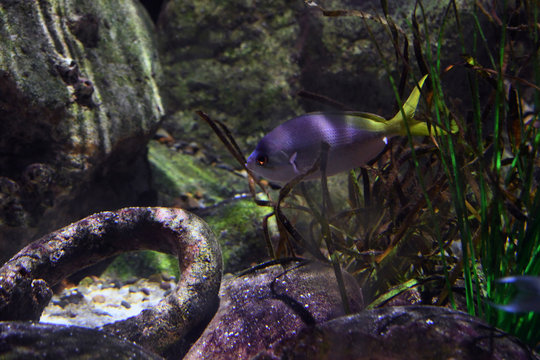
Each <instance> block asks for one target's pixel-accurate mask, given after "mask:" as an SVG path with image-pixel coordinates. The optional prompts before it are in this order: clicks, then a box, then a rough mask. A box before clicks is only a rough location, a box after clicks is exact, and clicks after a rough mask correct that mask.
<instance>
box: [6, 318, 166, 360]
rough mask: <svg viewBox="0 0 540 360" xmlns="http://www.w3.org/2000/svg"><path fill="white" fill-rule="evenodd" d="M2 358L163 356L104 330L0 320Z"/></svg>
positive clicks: (131, 357)
mask: <svg viewBox="0 0 540 360" xmlns="http://www.w3.org/2000/svg"><path fill="white" fill-rule="evenodd" d="M98 344H99V346H96V345H98ZM0 358H2V359H131V360H137V359H141V360H142V359H145V360H147V359H149V360H154V359H155V360H157V359H162V358H161V357H160V356H158V355H156V354H154V353H152V352H150V351H148V350H145V349H143V348H142V347H140V346H138V345H136V344H134V343H132V342H129V341H126V340H121V339H119V338H117V337H115V336H112V335H108V334H106V333H104V332H102V331H97V330H93V329H87V328H82V327H78V326H65V325H53V324H36V323H32V322H22V321H21V322H17V321H10V322H0Z"/></svg>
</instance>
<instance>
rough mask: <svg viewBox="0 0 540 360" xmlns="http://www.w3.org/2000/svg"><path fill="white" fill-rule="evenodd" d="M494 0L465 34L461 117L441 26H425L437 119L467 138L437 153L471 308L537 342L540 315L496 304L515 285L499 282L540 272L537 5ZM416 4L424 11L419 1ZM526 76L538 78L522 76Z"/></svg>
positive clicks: (445, 141)
mask: <svg viewBox="0 0 540 360" xmlns="http://www.w3.org/2000/svg"><path fill="white" fill-rule="evenodd" d="M497 3H498V5H499V8H495V9H485V8H483V7H482V6H481V4H480V3H477V5H476V6H475V8H474V12H473V20H474V25H475V26H474V32H473V33H472V34H470V33H469V34H463V33H462V34H461V36H462V39H464V38H465V36H468V37H470V36H472V37H473V42H472V48H467V46H466V45H465V44H466V42H465V41H463V42H462V52H463V53H464V54H466V56H465V57H464V59H465V62H464V64H463V65H464V66H466V67H468V68H469V71H468V72H467V77H466V79H464V81H467V83H468V84H469V88H470V94H468V96H469V97H470V99H471V100H472V102H471V103H472V109H471V110H470V111H469V112H468V113H462V114H458V113H455V112H453V111H451V110H450V106H449V105H448V97H447V95H446V94H445V89H444V86H443V80H442V77H443V76H444V71H445V69H443V68H442V67H441V66H442V63H443V60H444V54H442V53H441V46H440V44H441V43H442V41H441V40H442V39H443V38H444V36H445V33H444V26H442V27H441V30H440V31H439V32H438V33H434V32H433V31H432V29H429V28H428V27H427V26H426V27H425V28H424V29H423V30H424V32H425V34H426V38H427V39H433V37H434V36H436V38H437V39H438V40H439V41H438V42H437V43H438V46H437V47H435V48H433V47H432V46H431V45H430V42H429V41H426V43H425V51H424V54H425V56H426V58H427V63H428V64H429V68H430V70H429V71H430V74H431V80H432V85H433V112H434V115H435V117H436V122H437V123H441V124H449V123H450V122H451V121H455V120H457V121H459V122H460V123H461V124H462V132H461V136H459V137H458V136H456V137H441V138H440V139H439V144H440V147H439V149H440V154H441V160H442V162H443V164H444V168H445V171H446V173H447V176H448V179H449V181H450V189H451V192H452V202H453V206H454V209H455V216H456V219H457V223H458V226H459V230H460V236H461V248H462V254H463V255H462V263H463V273H464V279H465V289H466V299H467V308H468V311H469V312H470V313H471V314H476V315H479V316H481V317H484V318H485V319H486V320H488V321H489V322H491V323H492V324H494V325H496V326H498V327H500V328H502V329H504V330H506V331H508V332H510V333H513V334H515V335H517V336H518V337H519V338H521V339H522V340H524V341H526V342H527V343H529V344H531V345H535V344H537V343H538V342H539V341H540V331H538V330H539V329H540V314H535V313H522V314H519V313H509V312H504V311H501V310H498V309H496V308H495V307H493V306H492V303H499V304H504V303H507V302H508V301H509V300H511V298H512V297H513V296H514V295H515V291H513V289H512V285H510V284H498V283H497V282H496V280H497V279H499V278H501V277H504V276H509V275H540V192H539V191H538V190H537V186H538V178H535V176H536V177H538V171H539V169H540V166H539V165H540V164H539V160H538V146H539V144H540V132H539V131H538V109H539V108H540V107H539V105H540V104H539V88H538V86H537V85H538V84H540V81H539V80H540V70H539V69H540V68H539V65H540V64H539V61H538V46H539V43H538V31H539V23H538V6H537V5H536V2H535V1H522V2H517V3H515V4H514V6H515V7H511V6H510V5H509V4H507V2H506V1H500V2H497ZM419 8H420V10H423V8H422V6H421V4H420V7H419ZM448 10H449V11H448V13H447V19H448V18H450V17H454V19H455V21H456V22H457V24H458V27H459V28H460V29H461V25H462V24H461V18H460V14H459V12H458V10H457V6H456V4H455V1H454V0H452V1H450V2H449V7H448ZM491 10H493V11H491ZM487 14H492V15H491V16H490V17H489V19H488V20H489V21H491V22H492V25H495V26H496V27H497V30H498V41H497V42H496V43H495V44H493V43H490V42H489V41H488V40H487V37H486V34H485V32H484V30H483V28H482V26H481V23H482V21H481V20H480V19H481V18H484V19H485V17H486V16H489V15H487ZM424 23H425V22H424ZM461 31H463V30H461ZM517 37H519V40H515V41H514V40H513V39H516V38H517ZM517 41H520V42H522V43H525V44H527V45H529V46H530V48H529V51H527V52H526V53H525V54H517V53H516V50H515V49H514V46H515V45H516V43H517ZM480 50H487V53H488V58H489V59H490V62H491V63H490V64H487V65H482V64H479V63H478V61H477V56H478V53H480ZM452 70H453V69H451V70H450V71H452ZM527 71H530V73H529V74H527ZM528 75H530V76H532V78H528V79H527V78H522V76H528ZM535 84H536V85H535ZM481 86H484V87H487V88H488V96H482V94H481V92H480V88H481ZM526 91H529V92H530V91H533V93H534V94H533V96H532V98H531V100H530V101H532V102H534V109H536V110H535V111H533V112H532V114H527V112H526V111H525V108H524V105H525V101H526V100H525V98H524V94H525V92H526ZM539 301H540V299H539Z"/></svg>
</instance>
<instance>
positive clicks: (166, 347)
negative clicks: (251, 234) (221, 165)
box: [0, 208, 222, 353]
mask: <svg viewBox="0 0 540 360" xmlns="http://www.w3.org/2000/svg"><path fill="white" fill-rule="evenodd" d="M147 249H148V250H156V251H161V252H165V253H169V254H173V255H176V256H178V259H179V265H180V271H181V278H180V281H179V282H178V287H177V290H176V291H175V292H174V293H173V294H171V295H169V296H168V297H166V298H165V299H163V300H162V301H161V302H160V303H159V304H158V305H157V306H156V307H154V308H152V309H150V310H145V311H143V312H142V313H141V314H139V315H138V316H135V317H132V318H129V319H127V320H123V321H118V322H115V323H113V324H109V325H106V326H104V330H106V331H108V332H112V333H114V334H116V335H118V336H121V337H124V338H127V339H129V340H131V341H135V342H137V343H138V344H140V345H142V346H143V347H145V348H147V349H151V350H153V351H156V352H158V353H163V352H165V351H170V350H171V349H175V345H178V343H179V341H180V340H181V339H182V338H184V337H185V336H186V335H188V333H189V332H190V331H191V330H197V327H200V326H204V324H205V322H206V321H208V320H209V319H210V317H211V316H212V314H213V313H214V312H215V310H216V308H217V304H218V297H217V294H218V289H219V284H220V281H221V268H222V261H221V251H220V248H219V244H218V243H217V241H216V239H215V237H214V235H213V233H212V232H211V230H210V229H209V227H208V225H206V223H205V222H204V221H202V220H201V219H199V218H198V217H196V216H195V215H193V214H190V213H187V212H185V211H183V210H181V209H167V208H125V209H122V210H118V211H115V212H110V211H109V212H102V213H98V214H95V215H92V216H89V217H87V218H85V219H82V220H80V221H78V222H76V223H73V224H71V225H69V226H67V227H65V228H63V229H60V230H58V231H56V232H53V233H51V234H49V235H47V236H44V237H43V238H41V239H40V240H37V241H35V242H33V243H31V244H29V245H28V246H27V247H25V248H24V249H22V250H21V251H20V252H19V253H18V254H16V255H15V256H14V257H13V258H12V259H11V260H9V261H8V262H7V263H6V264H4V266H3V267H2V268H1V269H0V320H38V319H39V317H40V315H41V312H42V311H43V308H44V307H45V306H46V304H47V303H48V301H49V300H50V298H51V294H52V292H51V287H52V286H54V285H55V284H57V283H58V282H59V281H60V280H62V279H63V278H65V277H66V276H68V275H70V274H72V273H73V272H75V271H77V270H79V269H81V268H84V267H86V266H90V265H92V264H94V263H96V262H98V261H100V260H103V259H105V258H107V257H110V256H114V255H117V254H120V253H122V252H126V251H134V250H147ZM197 331H198V330H197ZM182 346H184V345H182ZM178 351H180V352H181V351H182V350H178Z"/></svg>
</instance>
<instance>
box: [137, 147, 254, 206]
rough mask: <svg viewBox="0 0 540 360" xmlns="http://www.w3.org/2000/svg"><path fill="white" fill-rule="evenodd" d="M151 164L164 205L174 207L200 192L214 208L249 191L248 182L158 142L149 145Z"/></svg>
mask: <svg viewBox="0 0 540 360" xmlns="http://www.w3.org/2000/svg"><path fill="white" fill-rule="evenodd" d="M148 160H149V162H150V165H151V168H152V176H153V182H154V188H155V189H156V190H157V191H158V193H159V194H160V199H161V200H160V203H161V204H162V205H168V206H171V205H174V199H175V198H178V197H179V196H181V195H184V194H187V193H190V194H194V193H196V192H200V193H202V194H203V199H204V202H205V205H211V204H215V203H217V202H220V201H223V200H224V199H226V198H228V197H231V196H233V195H234V194H236V193H240V192H243V191H244V189H245V188H246V184H247V180H245V179H242V178H240V177H238V176H236V175H234V174H232V173H231V172H229V171H226V170H224V169H220V168H218V167H215V166H212V165H209V164H205V163H203V162H202V161H200V160H197V159H196V158H195V157H193V156H191V155H186V154H182V153H180V152H177V151H174V150H171V149H169V148H168V147H167V146H166V145H163V144H160V143H159V142H157V141H150V142H149V144H148Z"/></svg>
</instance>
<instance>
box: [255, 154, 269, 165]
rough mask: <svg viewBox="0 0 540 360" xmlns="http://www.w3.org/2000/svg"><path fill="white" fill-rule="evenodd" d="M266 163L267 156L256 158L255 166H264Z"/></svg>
mask: <svg viewBox="0 0 540 360" xmlns="http://www.w3.org/2000/svg"><path fill="white" fill-rule="evenodd" d="M267 163H268V156H266V155H259V156H257V164H259V166H264V165H266V164H267Z"/></svg>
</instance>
